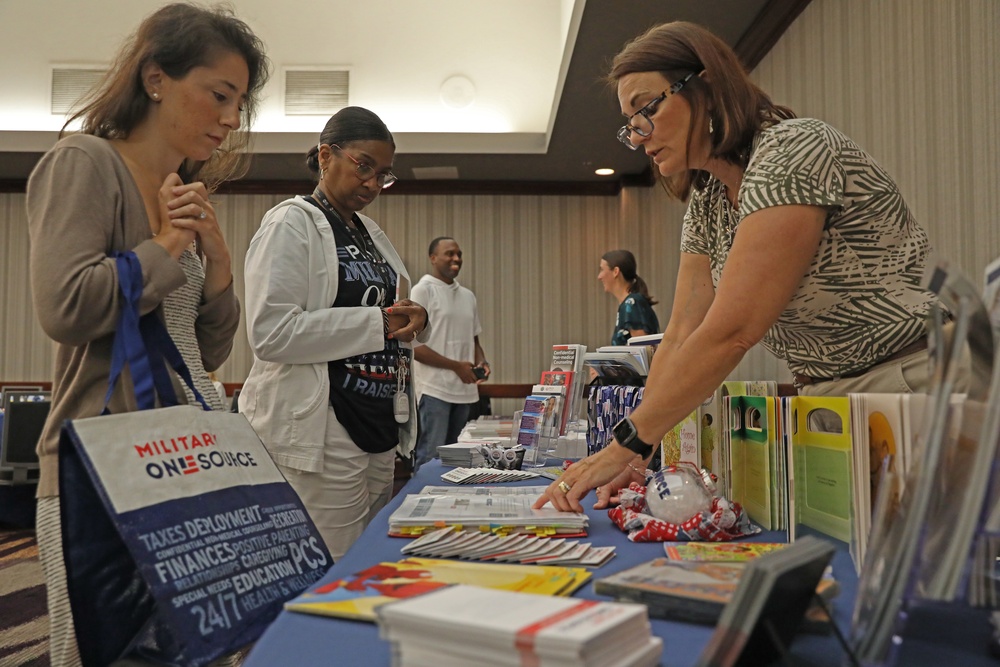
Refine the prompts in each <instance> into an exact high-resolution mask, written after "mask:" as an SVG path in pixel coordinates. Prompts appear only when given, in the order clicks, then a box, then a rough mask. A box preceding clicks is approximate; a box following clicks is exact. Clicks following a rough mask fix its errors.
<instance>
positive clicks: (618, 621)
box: [378, 586, 663, 667]
mask: <svg viewBox="0 0 1000 667" xmlns="http://www.w3.org/2000/svg"><path fill="white" fill-rule="evenodd" d="M378 624H379V634H380V635H381V636H382V637H383V638H384V639H388V640H389V641H391V642H392V645H393V664H394V665H398V666H399V667H453V666H455V667H467V666H468V665H487V664H488V665H512V666H516V665H536V666H537V667H599V666H600V667H604V666H606V665H615V666H619V667H633V666H634V667H653V666H654V665H659V664H660V655H661V653H662V652H663V643H662V640H661V639H660V638H659V637H653V636H651V634H650V626H649V618H648V617H647V615H646V608H645V607H643V606H642V605H635V604H622V603H617V602H594V601H593V600H573V599H565V598H555V597H542V596H537V595H525V594H524V593H512V592H510V591H502V590H486V589H481V588H476V587H474V586H452V587H450V588H445V589H441V590H437V591H434V592H432V593H428V594H427V595H422V596H420V597H419V598H414V599H412V600H403V601H401V602H396V603H394V604H389V605H384V606H383V607H380V608H379V610H378Z"/></svg>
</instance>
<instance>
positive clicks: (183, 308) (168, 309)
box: [163, 248, 227, 411]
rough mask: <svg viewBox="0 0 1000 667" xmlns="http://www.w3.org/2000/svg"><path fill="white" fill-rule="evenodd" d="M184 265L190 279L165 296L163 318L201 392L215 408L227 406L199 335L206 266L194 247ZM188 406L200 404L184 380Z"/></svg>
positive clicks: (187, 252)
mask: <svg viewBox="0 0 1000 667" xmlns="http://www.w3.org/2000/svg"><path fill="white" fill-rule="evenodd" d="M179 261H180V264H181V268H182V269H184V275H186V276H187V282H186V283H185V284H184V285H181V286H180V287H178V288H177V289H176V290H174V291H173V292H171V293H170V294H168V295H167V296H166V297H165V298H164V299H163V317H164V319H165V320H166V323H167V333H169V334H170V338H172V339H173V341H174V345H176V346H177V350H178V351H179V352H180V353H181V357H183V359H184V363H185V364H186V365H187V367H188V370H189V371H191V380H192V381H193V382H194V386H195V388H196V389H197V390H198V393H200V394H201V395H202V397H203V398H204V399H205V402H206V403H208V406H209V407H210V408H212V409H213V410H223V411H225V410H226V409H227V407H226V405H225V404H224V403H223V402H222V397H220V396H219V392H218V391H216V389H215V387H214V386H213V385H212V381H211V380H210V379H209V378H208V372H207V371H205V366H204V364H203V363H202V360H201V349H200V348H199V347H198V338H197V336H196V334H195V321H196V320H197V319H198V310H199V308H200V306H201V299H202V290H203V289H204V287H205V269H204V268H203V267H202V264H201V259H199V257H198V256H197V255H196V254H194V253H193V252H192V251H191V249H190V248H186V249H185V250H184V252H182V253H181V256H180V260H179ZM180 384H181V386H182V387H183V389H184V395H185V396H187V402H188V405H198V402H197V400H195V397H194V394H193V393H191V389H189V388H188V386H187V384H185V383H184V382H183V381H181V383H180Z"/></svg>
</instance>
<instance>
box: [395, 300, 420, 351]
mask: <svg viewBox="0 0 1000 667" xmlns="http://www.w3.org/2000/svg"><path fill="white" fill-rule="evenodd" d="M385 312H386V315H388V316H389V331H388V332H387V333H388V335H389V337H390V338H393V339H395V340H398V341H400V342H403V343H409V342H412V341H413V339H414V338H416V337H417V336H419V335H420V332H421V331H423V330H424V328H426V326H427V310H426V309H425V308H424V307H423V306H421V305H420V304H419V303H414V302H413V301H410V300H409V299H400V300H399V301H397V302H396V303H394V304H392V306H390V307H389V308H386V309H385Z"/></svg>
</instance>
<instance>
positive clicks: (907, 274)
mask: <svg viewBox="0 0 1000 667" xmlns="http://www.w3.org/2000/svg"><path fill="white" fill-rule="evenodd" d="M738 203H739V207H738V210H734V209H733V207H732V205H731V204H730V202H729V199H728V198H727V197H726V196H725V189H724V187H723V185H722V183H721V182H720V181H718V180H716V179H714V178H713V179H711V180H710V181H709V183H708V185H707V186H706V187H705V189H704V190H702V191H700V192H699V191H694V192H693V193H692V197H691V200H690V204H689V205H688V209H687V213H686V215H685V216H684V228H683V232H682V239H681V251H682V252H687V253H693V254H698V255H708V257H709V261H710V264H711V269H712V280H713V283H714V284H715V285H716V286H717V285H718V283H719V278H720V276H721V275H722V270H723V268H724V267H725V264H726V259H727V257H728V255H729V250H730V248H731V247H732V242H733V236H734V235H735V233H736V229H737V228H738V227H739V224H740V221H741V220H742V219H743V218H744V217H746V216H748V215H750V214H751V213H753V212H754V211H759V210H761V209H764V208H768V207H771V206H781V205H790V204H805V205H812V206H822V207H825V208H826V209H827V210H828V213H827V216H826V223H825V225H824V232H823V236H822V238H821V240H820V245H819V249H818V250H817V252H816V256H815V257H814V258H813V261H812V265H811V266H810V267H809V271H808V272H807V273H806V275H805V276H804V277H803V279H802V282H801V283H800V284H799V288H798V290H797V291H796V293H795V294H794V296H793V297H792V299H791V301H790V302H789V303H788V305H787V306H786V307H785V310H784V311H783V312H782V313H781V315H780V316H779V317H778V321H777V322H775V324H774V325H773V326H772V327H771V329H770V330H769V331H768V332H767V334H766V335H765V336H764V339H763V341H762V342H763V344H764V346H765V347H766V348H767V349H768V350H770V351H771V352H772V353H773V354H775V355H776V356H777V357H779V358H781V359H784V360H785V361H786V362H787V363H788V367H789V369H790V370H791V371H792V372H793V373H801V374H804V375H809V376H811V377H816V378H830V377H835V376H837V375H840V374H845V373H851V372H856V371H861V370H864V369H867V368H869V367H871V366H873V365H875V364H876V363H878V362H879V361H880V360H882V359H884V358H885V357H887V356H889V355H890V354H892V353H894V352H896V351H897V350H899V349H901V348H903V347H905V346H906V345H909V344H910V343H913V342H915V341H917V340H918V339H920V338H921V337H922V336H923V335H924V334H925V322H924V316H925V315H926V313H927V311H928V310H929V307H930V304H931V303H933V302H934V300H935V297H934V296H933V295H932V294H931V293H930V292H927V291H925V290H923V289H921V287H920V280H921V276H922V275H923V269H924V265H925V264H926V261H927V255H928V252H929V244H928V240H927V234H926V232H925V231H924V230H923V228H922V227H920V225H919V224H918V223H917V221H916V220H914V218H913V215H912V214H911V213H910V210H909V209H908V208H907V206H906V202H904V201H903V197H902V196H901V195H900V193H899V189H898V188H897V186H896V184H895V183H894V182H893V180H892V178H891V177H890V176H889V175H888V174H887V173H886V172H885V171H884V170H883V169H882V168H881V167H880V166H879V165H878V164H877V163H876V162H875V160H874V159H872V157H871V156H870V155H868V154H867V153H865V152H864V151H863V150H861V149H860V148H859V147H858V146H857V144H855V143H854V142H853V141H852V140H851V139H849V138H848V137H846V136H844V135H843V134H842V133H840V132H839V131H837V130H835V129H834V128H832V127H830V126H829V125H827V124H826V123H823V122H822V121H818V120H814V119H810V118H797V119H792V120H786V121H783V122H781V123H777V124H775V125H772V126H770V127H768V128H766V129H764V130H762V131H761V132H760V133H759V134H758V135H757V137H756V138H755V139H754V143H753V146H752V148H751V155H750V162H749V164H748V165H747V169H746V173H745V174H744V176H743V183H742V185H741V186H740V191H739V194H738Z"/></svg>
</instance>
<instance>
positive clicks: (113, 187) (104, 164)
mask: <svg viewBox="0 0 1000 667" xmlns="http://www.w3.org/2000/svg"><path fill="white" fill-rule="evenodd" d="M27 207H28V232H29V238H30V247H31V250H30V263H31V290H32V297H33V299H34V304H35V313H36V315H37V317H38V321H39V323H40V324H41V326H42V329H43V330H44V331H45V333H46V334H48V335H49V336H50V337H51V338H52V339H53V340H54V341H55V343H56V344H55V364H54V366H55V368H54V377H53V383H52V409H51V411H50V413H49V418H48V421H47V422H46V424H45V428H44V430H43V431H42V437H41V439H40V440H39V443H38V456H39V460H40V462H41V480H40V482H39V485H38V496H39V497H45V496H55V495H58V494H59V483H58V480H59V477H58V466H57V462H58V457H57V453H58V446H59V432H60V428H61V425H62V423H63V421H64V420H66V419H78V418H82V417H93V416H97V415H99V414H100V412H101V409H102V407H103V406H104V395H105V392H106V391H107V384H108V374H109V371H110V367H111V345H112V341H113V334H114V329H115V326H116V324H117V321H118V315H119V313H120V312H121V307H122V301H121V294H120V292H119V291H118V276H117V272H116V270H115V261H114V259H113V258H110V257H109V254H110V253H114V252H117V251H126V250H132V251H134V252H135V254H136V256H137V257H138V258H139V262H140V264H141V265H142V279H143V292H142V298H141V300H140V312H141V313H142V314H145V313H148V312H150V311H152V310H154V309H156V308H158V307H159V305H160V303H161V302H162V301H163V298H164V297H165V296H166V295H167V294H169V293H170V292H172V291H173V290H175V289H177V288H178V287H179V286H181V285H183V284H184V283H185V281H186V278H185V276H184V271H183V270H182V269H181V266H180V264H179V263H177V262H176V261H174V259H173V258H171V257H170V255H169V254H168V253H167V252H166V251H165V250H164V249H163V248H162V247H161V246H160V245H158V244H156V243H154V242H153V241H152V240H151V239H152V232H151V230H150V226H149V219H148V217H147V215H146V207H145V205H144V204H143V201H142V196H141V195H140V194H139V190H138V188H137V187H136V185H135V181H134V180H133V179H132V175H131V173H130V172H129V170H128V167H126V165H125V162H124V161H123V160H122V159H121V156H120V155H119V154H118V151H117V150H115V148H114V147H113V146H112V145H111V144H110V142H108V141H106V140H104V139H100V138H98V137H94V136H90V135H73V136H70V137H67V138H65V139H63V140H62V141H60V142H59V143H58V144H56V145H55V147H54V148H53V149H52V150H50V151H49V152H48V153H46V154H45V155H44V156H43V157H42V159H41V160H40V161H39V163H38V165H37V166H36V167H35V170H34V171H33V172H32V174H31V177H30V178H29V179H28V196H27ZM239 317H240V310H239V302H238V301H237V299H236V294H235V292H234V291H233V287H232V286H230V287H229V289H227V290H226V291H225V292H223V293H222V294H220V295H219V296H217V297H215V298H214V299H212V301H211V302H208V303H203V304H201V306H200V307H199V314H198V320H197V325H196V328H197V336H198V342H199V345H200V348H201V353H202V359H203V361H204V363H205V369H206V370H214V369H215V368H218V367H219V366H220V365H221V364H222V362H223V361H225V360H226V358H227V357H228V356H229V352H230V350H231V349H232V343H233V337H234V335H235V333H236V328H237V326H238V325H239ZM176 384H177V382H176V378H175V385H176ZM178 386H179V385H178ZM178 396H179V397H180V399H181V400H183V396H184V394H183V392H180V391H179V392H178ZM109 408H110V410H111V412H112V413H122V412H129V411H133V410H135V409H136V405H135V397H134V396H133V393H132V381H131V377H130V376H129V375H128V370H127V369H126V371H125V372H124V373H123V374H122V378H121V379H120V380H119V382H118V385H117V386H116V387H115V392H114V394H113V395H112V397H111V402H110V404H109Z"/></svg>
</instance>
